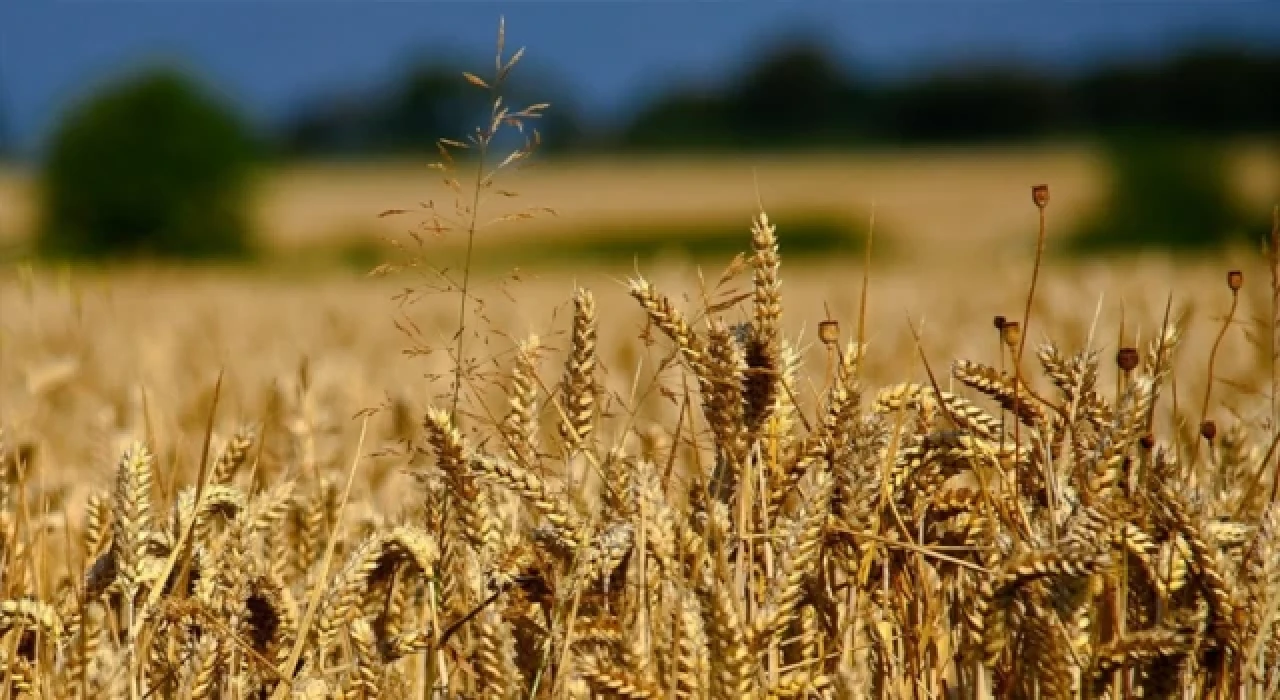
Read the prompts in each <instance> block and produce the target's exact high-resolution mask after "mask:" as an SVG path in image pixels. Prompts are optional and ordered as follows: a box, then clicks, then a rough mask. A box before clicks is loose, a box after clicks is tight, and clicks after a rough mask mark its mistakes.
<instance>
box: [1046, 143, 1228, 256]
mask: <svg viewBox="0 0 1280 700" xmlns="http://www.w3.org/2000/svg"><path fill="white" fill-rule="evenodd" d="M1107 153H1108V154H1109V160H1110V165H1111V169H1112V182H1111V188H1110V192H1111V194H1110V196H1109V197H1108V200H1107V201H1106V202H1105V203H1104V205H1103V207H1102V209H1101V210H1100V211H1099V213H1098V214H1097V215H1096V216H1094V217H1093V218H1092V219H1091V220H1089V221H1086V222H1085V223H1084V224H1083V225H1082V226H1081V227H1080V228H1079V229H1078V230H1077V231H1076V232H1075V233H1074V235H1072V236H1070V237H1069V239H1068V244H1067V247H1068V249H1069V250H1070V251H1072V252H1107V251H1129V250H1141V249H1155V248H1162V249H1173V250H1184V251H1188V250H1208V249H1214V248H1220V247H1222V246H1223V245H1225V244H1227V243H1230V242H1232V241H1233V240H1236V241H1238V240H1240V239H1241V238H1242V236H1243V235H1244V234H1245V231H1246V228H1247V227H1248V225H1249V222H1248V218H1247V217H1246V216H1244V214H1243V212H1241V210H1240V209H1239V207H1238V204H1237V203H1236V202H1235V201H1234V200H1233V198H1232V196H1231V194H1230V188H1229V183H1228V180H1227V176H1226V167H1225V163H1224V156H1223V153H1222V149H1221V148H1217V147H1214V146H1212V145H1210V144H1207V143H1205V142H1202V141H1197V140H1195V139H1191V138H1186V137H1172V136H1164V137H1157V136H1149V135H1148V136H1126V137H1119V136H1117V137H1114V138H1113V139H1112V140H1111V141H1110V143H1109V145H1108V148H1107Z"/></svg>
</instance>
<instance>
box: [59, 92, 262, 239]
mask: <svg viewBox="0 0 1280 700" xmlns="http://www.w3.org/2000/svg"><path fill="white" fill-rule="evenodd" d="M253 161H254V146H253V142H252V139H251V137H250V135H249V132H248V130H247V129H246V127H245V126H244V125H243V124H242V123H241V122H240V121H239V119H238V118H237V117H236V115H235V114H234V113H233V112H232V111H231V110H230V109H229V108H228V107H227V106H225V105H224V104H222V103H221V102H219V101H218V100H216V99H214V98H213V97H211V96H210V95H209V94H208V93H206V92H205V91H204V90H203V89H201V87H200V86H198V85H197V84H195V83H194V82H193V81H192V80H191V79H189V78H188V77H186V76H184V75H183V74H181V73H180V72H177V71H175V70H172V69H168V68H161V69H153V70H151V71H147V72H144V73H140V74H136V75H134V76H132V77H130V78H128V79H125V80H122V81H120V82H117V83H114V84H111V85H108V86H107V87H105V88H104V89H102V90H101V91H100V92H98V93H97V94H96V95H94V96H92V97H91V98H90V99H88V100H87V101H85V102H84V103H83V104H81V105H79V106H78V107H77V108H75V109H74V110H73V111H72V112H71V113H70V114H69V115H68V116H67V117H66V119H65V120H64V121H63V122H62V123H61V124H60V125H59V127H58V128H57V130H56V133H55V134H54V135H53V138H52V142H51V144H50V148H49V150H48V154H47V157H46V160H45V162H44V167H43V171H42V174H41V175H42V181H43V182H42V188H41V191H42V194H43V198H44V201H43V207H42V210H43V211H42V213H43V221H42V225H41V230H40V235H39V239H38V245H39V249H40V251H41V252H42V253H45V254H47V255H51V256H59V257H106V258H125V257H164V258H205V257H227V256H238V255H243V254H245V253H247V252H248V250H249V247H250V245H249V244H250V236H249V233H250V232H249V225H248V220H247V212H246V207H245V204H246V196H247V192H248V185H249V178H250V175H251V169H252V166H253Z"/></svg>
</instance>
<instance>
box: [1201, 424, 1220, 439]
mask: <svg viewBox="0 0 1280 700" xmlns="http://www.w3.org/2000/svg"><path fill="white" fill-rule="evenodd" d="M1200 436H1201V437H1203V438H1204V439H1206V440H1208V441H1209V442H1213V439H1214V438H1215V437H1218V424H1217V423H1214V422H1213V421H1211V420H1206V421H1204V422H1203V423H1201V424H1200Z"/></svg>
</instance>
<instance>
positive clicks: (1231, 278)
mask: <svg viewBox="0 0 1280 700" xmlns="http://www.w3.org/2000/svg"><path fill="white" fill-rule="evenodd" d="M1227 286H1228V287H1230V288H1231V291H1233V292H1238V291H1240V288H1241V287H1243V286H1244V273H1243V272H1241V271H1239V270H1232V271H1231V272H1228V273H1227Z"/></svg>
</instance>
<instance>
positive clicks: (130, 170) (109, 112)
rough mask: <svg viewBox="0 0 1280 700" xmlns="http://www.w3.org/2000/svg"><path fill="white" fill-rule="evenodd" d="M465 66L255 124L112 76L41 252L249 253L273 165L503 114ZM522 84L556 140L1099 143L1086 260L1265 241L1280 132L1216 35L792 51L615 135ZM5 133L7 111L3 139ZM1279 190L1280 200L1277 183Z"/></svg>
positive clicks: (561, 96)
mask: <svg viewBox="0 0 1280 700" xmlns="http://www.w3.org/2000/svg"><path fill="white" fill-rule="evenodd" d="M462 70H463V67H462V66H460V65H455V64H453V63H451V62H448V61H427V62H423V63H419V64H417V65H415V66H414V67H412V68H411V69H409V70H407V71H405V72H404V73H403V75H401V76H400V77H399V78H398V79H397V80H394V81H391V82H390V83H388V84H387V85H385V86H383V87H381V88H379V89H375V90H369V91H363V92H349V93H344V94H333V95H329V96H326V97H322V98H319V99H317V100H315V101H314V102H312V103H310V104H307V105H303V106H302V107H301V108H300V109H299V110H298V111H297V112H296V113H295V114H294V116H293V117H292V118H291V119H288V120H286V122H285V123H284V124H283V125H278V127H277V128H276V129H275V130H272V131H271V132H262V131H258V130H254V129H253V128H251V127H250V125H249V124H248V123H247V122H246V121H245V120H243V119H242V118H241V116H240V115H239V114H238V113H237V111H236V110H235V109H234V107H233V106H232V105H231V104H230V103H228V102H227V101H225V100H223V99H222V98H221V97H220V96H218V95H217V94H216V92H211V91H207V90H206V89H205V88H204V87H203V86H201V85H200V84H199V82H198V81H196V80H194V79H193V78H192V77H191V76H190V75H188V74H187V73H185V72H184V71H181V70H177V69H168V68H161V69H159V70H153V71H150V72H145V71H144V72H142V73H140V74H138V75H134V76H130V77H128V78H126V79H123V80H120V81H117V82H115V83H113V84H110V85H106V86H103V87H102V88H101V89H100V90H98V91H97V92H95V93H94V94H92V95H90V96H88V97H87V99H85V100H84V101H83V102H82V103H81V104H79V105H77V106H76V107H75V108H74V109H72V110H70V111H69V112H68V114H66V115H65V116H64V117H63V119H62V120H61V122H60V123H59V124H58V125H57V128H56V129H54V131H53V133H52V134H51V138H50V141H49V143H48V146H47V149H46V152H45V153H44V155H43V158H42V161H43V162H42V163H41V172H40V180H41V188H40V192H41V200H42V201H41V207H40V211H41V221H40V231H39V235H38V236H37V239H38V240H37V241H36V247H37V250H38V251H39V252H41V253H44V254H47V255H52V256H58V257H66V256H71V257H91V258H103V257H138V256H143V257H188V258H190V257H196V258H210V257H240V256H244V255H247V254H250V253H251V252H252V251H253V249H254V241H253V234H254V232H253V231H251V230H250V225H249V221H248V217H247V215H246V211H245V201H246V198H247V196H248V193H249V191H250V190H251V188H252V184H253V179H254V173H255V172H256V170H257V167H258V165H260V164H262V163H263V161H264V160H271V159H279V158H298V157H302V158H334V157H344V156H345V157H354V158H365V157H371V156H375V157H376V156H383V155H392V154H414V153H426V152H432V153H433V152H434V151H435V144H436V141H437V139H439V138H440V137H452V138H461V137H463V136H464V135H465V134H467V133H470V132H471V131H472V129H473V128H474V127H475V125H476V124H478V123H481V121H483V120H485V119H487V117H488V115H487V112H488V110H489V104H488V101H487V100H486V99H485V98H484V95H483V93H482V92H481V91H479V90H477V89H476V87H475V86H473V85H470V84H469V83H467V82H466V81H465V80H463V79H462V77H461V73H462ZM534 77H535V79H534V80H529V79H528V78H529V76H527V75H526V76H522V77H521V79H519V80H515V81H513V82H512V83H509V84H508V85H504V91H503V96H504V100H505V103H506V104H508V105H515V106H517V107H520V106H523V105H526V104H529V103H532V102H550V103H551V104H552V105H553V108H552V109H551V110H550V111H548V112H547V115H546V117H545V119H543V120H542V121H541V122H540V123H539V124H538V128H539V131H540V133H541V135H542V137H543V142H544V146H545V148H546V149H549V150H551V151H552V152H560V153H566V152H584V151H619V152H626V151H639V150H673V151H683V152H690V151H697V150H755V149H762V148H763V149H775V150H796V149H806V148H813V149H832V148H850V149H855V148H858V147H861V146H883V145H889V146H901V145H937V144H951V143H959V144H964V143H983V142H1004V143H1008V142H1019V141H1021V142H1027V141H1034V140H1044V139H1053V138H1081V137H1083V138H1086V139H1088V140H1090V141H1092V142H1095V143H1097V144H1099V145H1100V146H1101V147H1102V148H1103V151H1104V153H1105V154H1106V155H1107V157H1108V159H1109V161H1110V165H1111V170H1112V175H1113V180H1114V182H1113V183H1112V192H1111V195H1110V199H1109V201H1108V202H1107V203H1106V204H1105V206H1103V207H1102V208H1101V210H1100V211H1099V212H1097V214H1096V216H1094V217H1092V219H1091V220H1090V221H1089V222H1087V223H1086V224H1085V225H1083V226H1082V227H1081V230H1080V231H1078V232H1077V233H1076V235H1075V236H1073V237H1071V241H1072V244H1071V246H1070V247H1071V248H1072V249H1074V250H1075V251H1076V252H1082V251H1083V252H1090V251H1097V250H1104V249H1105V250H1114V249H1117V248H1128V249H1133V248H1152V247H1159V248H1183V249H1204V248H1212V247H1216V246H1220V245H1222V244H1224V243H1227V242H1230V241H1239V240H1242V239H1248V238H1255V239H1260V238H1262V236H1263V235H1265V225H1264V224H1263V223H1262V217H1260V216H1258V215H1256V214H1254V213H1250V212H1246V211H1244V210H1243V209H1242V208H1241V206H1240V205H1239V204H1238V202H1236V201H1235V198H1234V195H1233V193H1232V191H1231V188H1230V186H1229V184H1228V181H1227V177H1226V174H1225V173H1226V169H1225V165H1224V150H1223V148H1222V145H1223V143H1224V141H1225V139H1226V138H1229V137H1233V136H1242V135H1253V136H1267V137H1272V138H1274V137H1275V136H1276V135H1277V133H1278V132H1280V90H1276V89H1275V88H1276V86H1278V85H1280V50H1273V51H1271V52H1270V53H1266V52H1249V51H1245V50H1241V49H1232V48H1222V47H1202V48H1200V49H1197V50H1194V51H1189V52H1186V53H1183V54H1181V55H1178V56H1175V57H1172V58H1169V59H1167V60H1163V61H1160V62H1152V63H1146V64H1138V63H1133V64H1125V65H1111V66H1104V67H1099V68H1096V69H1094V70H1091V71H1089V72H1086V73H1083V74H1079V75H1074V76H1066V75H1055V74H1047V73H1036V72H1033V71H1030V70H1026V69H1019V68H1017V67H1012V66H1009V65H986V66H983V65H970V66H955V67H949V68H946V69H941V70H937V71H934V72H931V73H927V74H922V75H918V76H916V77H911V78H907V79H902V80H898V81H874V80H870V79H866V78H863V77H860V76H858V75H857V74H856V73H854V72H852V71H849V70H846V69H843V68H842V67H841V66H840V65H839V64H838V62H837V61H835V60H834V59H833V58H832V57H831V56H830V55H829V54H827V53H826V52H825V51H824V50H823V49H822V47H821V46H819V45H817V44H813V43H806V42H793V43H790V44H786V45H783V46H781V47H779V48H778V49H777V50H775V51H773V52H771V53H768V54H766V55H765V56H763V58H761V59H760V60H759V61H758V62H756V63H754V64H752V65H750V66H748V67H747V68H746V70H744V71H743V72H742V73H741V74H739V75H736V76H733V77H730V78H729V79H727V80H725V81H723V83H721V84H719V85H712V86H703V87H698V88H693V87H689V86H681V85H674V86H671V87H670V88H669V90H668V91H667V92H665V93H663V94H660V95H659V96H658V97H657V98H656V99H653V100H651V101H650V102H649V104H648V106H646V107H644V108H642V109H640V110H638V111H637V112H635V113H634V114H632V115H630V118H629V119H627V120H625V121H624V122H623V123H621V124H617V125H613V126H611V127H604V126H600V125H593V124H592V123H590V121H589V120H588V119H586V118H584V117H583V116H582V111H581V110H580V109H577V108H576V107H575V105H574V103H573V100H572V95H570V94H568V92H567V91H565V90H563V89H558V88H556V86H555V85H554V84H553V83H551V82H550V81H547V80H545V79H543V80H537V79H536V75H535V76H534ZM3 133H4V125H3V123H2V122H0V144H2V143H3ZM1277 195H1278V196H1280V193H1277Z"/></svg>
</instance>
